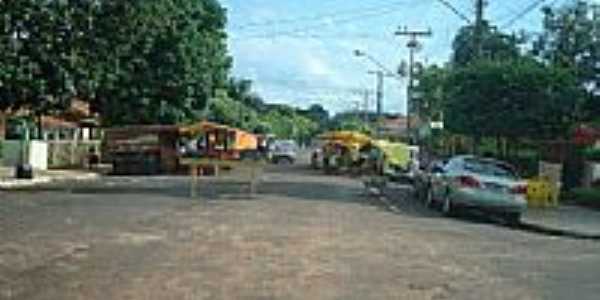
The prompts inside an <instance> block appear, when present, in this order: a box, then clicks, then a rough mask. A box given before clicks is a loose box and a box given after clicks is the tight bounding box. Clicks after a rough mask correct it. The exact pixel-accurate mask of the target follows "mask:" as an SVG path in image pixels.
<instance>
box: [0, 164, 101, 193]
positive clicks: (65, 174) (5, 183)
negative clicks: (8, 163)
mask: <svg viewBox="0 0 600 300" xmlns="http://www.w3.org/2000/svg"><path fill="white" fill-rule="evenodd" d="M98 178H100V175H99V174H98V173H94V172H90V171H86V170H48V171H36V172H35V174H34V179H33V180H27V179H15V178H14V169H13V168H7V167H0V190H16V189H22V188H31V187H40V186H46V185H49V184H52V183H59V182H67V181H90V180H96V179H98Z"/></svg>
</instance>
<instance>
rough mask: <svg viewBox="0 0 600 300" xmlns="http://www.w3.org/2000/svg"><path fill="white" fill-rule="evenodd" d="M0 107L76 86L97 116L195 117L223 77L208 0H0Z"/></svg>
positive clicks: (215, 8)
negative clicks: (0, 14)
mask: <svg viewBox="0 0 600 300" xmlns="http://www.w3.org/2000/svg"><path fill="white" fill-rule="evenodd" d="M0 12H1V13H2V16H3V20H2V22H0V26H1V27H0V40H1V43H0V70H1V71H0V97H1V98H2V102H1V104H0V108H8V107H12V108H18V107H27V108H30V109H33V110H35V112H36V113H46V112H49V111H52V110H54V109H61V108H64V107H65V106H66V105H67V104H68V102H69V101H70V100H71V99H72V97H74V96H77V97H79V98H81V99H84V100H87V101H89V102H90V103H91V104H92V108H93V109H94V110H95V111H97V112H100V113H101V115H102V116H103V121H104V122H105V124H106V125H116V124H126V123H157V122H158V123H174V122H179V121H183V120H186V119H190V118H196V117H198V115H200V113H201V112H202V111H203V109H204V108H205V105H206V103H207V99H209V98H211V97H212V96H214V91H215V90H216V89H217V88H219V87H225V86H226V81H227V77H228V71H229V67H230V65H231V59H230V58H229V57H228V55H227V49H226V34H225V23H226V18H225V11H224V9H223V8H222V7H221V6H220V4H219V3H218V2H217V1H216V0H149V1H135V0H118V1H117V0H106V1H77V0H63V1H37V0H23V1H1V2H0Z"/></svg>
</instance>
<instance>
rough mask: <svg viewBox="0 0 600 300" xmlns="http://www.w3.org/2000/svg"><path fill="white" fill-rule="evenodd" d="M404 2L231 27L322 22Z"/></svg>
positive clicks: (249, 27) (245, 27)
mask: <svg viewBox="0 0 600 300" xmlns="http://www.w3.org/2000/svg"><path fill="white" fill-rule="evenodd" d="M405 4H408V3H407V2H406V1H393V2H386V3H379V4H378V5H371V6H368V7H361V8H356V9H352V10H346V11H341V12H336V13H325V14H320V15H313V16H303V17H297V18H289V19H278V20H268V21H259V22H250V23H246V24H242V25H239V26H234V27H233V28H234V29H237V30H244V29H253V28H256V27H265V26H267V27H270V26H275V25H285V24H294V23H298V22H307V21H321V22H323V20H324V19H328V18H336V17H340V16H346V15H355V14H357V13H358V14H359V15H360V14H361V13H362V12H364V11H373V10H378V9H381V7H382V6H384V7H390V6H398V5H405Z"/></svg>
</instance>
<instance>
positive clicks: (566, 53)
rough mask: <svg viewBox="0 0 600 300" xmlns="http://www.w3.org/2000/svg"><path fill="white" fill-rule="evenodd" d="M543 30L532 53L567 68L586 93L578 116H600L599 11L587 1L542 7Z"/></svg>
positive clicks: (590, 118) (588, 118)
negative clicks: (555, 6)
mask: <svg viewBox="0 0 600 300" xmlns="http://www.w3.org/2000/svg"><path fill="white" fill-rule="evenodd" d="M543 13H544V23H543V26H544V30H543V32H542V34H541V35H539V36H538V37H537V39H536V40H535V41H534V43H533V47H532V48H533V49H532V52H533V54H534V55H536V56H537V57H539V58H540V59H541V60H542V61H544V62H546V63H548V64H551V65H555V66H559V67H562V68H566V69H570V70H571V71H572V72H573V73H574V74H575V76H576V78H577V82H578V85H579V86H580V88H581V89H582V90H583V91H585V92H586V97H585V103H584V105H583V106H582V110H581V112H580V113H581V117H582V118H583V119H584V120H592V119H595V118H598V116H599V115H600V75H598V74H600V10H599V8H598V7H597V5H593V4H592V3H591V2H589V1H577V2H573V3H570V4H567V5H564V6H562V7H557V8H550V7H546V8H544V9H543Z"/></svg>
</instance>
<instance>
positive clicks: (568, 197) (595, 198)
mask: <svg viewBox="0 0 600 300" xmlns="http://www.w3.org/2000/svg"><path fill="white" fill-rule="evenodd" d="M563 198H564V199H565V201H567V202H571V203H574V204H577V205H581V206H586V207H591V208H596V209H600V188H598V187H595V188H576V189H573V190H571V191H569V192H568V193H566V194H564V197H563Z"/></svg>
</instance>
